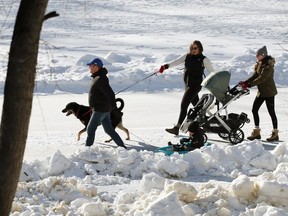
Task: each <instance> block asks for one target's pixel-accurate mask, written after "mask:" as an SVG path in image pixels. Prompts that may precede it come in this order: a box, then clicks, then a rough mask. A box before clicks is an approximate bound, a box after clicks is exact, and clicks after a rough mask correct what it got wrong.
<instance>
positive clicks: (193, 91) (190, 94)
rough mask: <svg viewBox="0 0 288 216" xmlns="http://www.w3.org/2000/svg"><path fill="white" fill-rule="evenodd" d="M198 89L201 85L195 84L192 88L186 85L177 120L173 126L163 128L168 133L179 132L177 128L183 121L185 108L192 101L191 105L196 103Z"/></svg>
mask: <svg viewBox="0 0 288 216" xmlns="http://www.w3.org/2000/svg"><path fill="white" fill-rule="evenodd" d="M200 90H201V86H196V87H193V88H191V87H187V88H186V89H185V92H184V94H183V97H182V101H181V106H180V114H179V118H178V122H177V124H176V125H175V126H174V127H173V128H166V129H165V130H166V131H167V132H168V133H171V134H174V135H178V134H179V128H180V126H181V124H182V123H183V121H184V119H185V118H186V115H187V109H188V107H189V105H190V103H193V105H196V103H197V102H198V100H199V97H198V92H199V91H200ZM195 98H196V99H195ZM194 103H195V104H194Z"/></svg>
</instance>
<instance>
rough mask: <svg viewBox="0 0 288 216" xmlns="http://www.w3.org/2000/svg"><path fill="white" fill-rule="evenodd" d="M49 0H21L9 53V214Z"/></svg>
mask: <svg viewBox="0 0 288 216" xmlns="http://www.w3.org/2000/svg"><path fill="white" fill-rule="evenodd" d="M47 4H48V0H37V1H35V0H22V1H21V3H20V6H19V11H18V14H17V18H16V23H15V27H14V33H13V37H12V43H11V47H10V53H9V61H8V71H7V77H6V83H5V89H4V102H3V111H2V119H1V127H0V215H1V216H8V215H9V214H10V211H11V206H12V202H13V198H14V196H15V192H16V189H17V183H18V180H19V175H20V171H21V166H22V161H23V155H24V150H25V146H26V139H27V133H28V126H29V121H30V115H31V108H32V99H33V91H34V82H35V74H36V64H37V56H38V47H39V38H40V32H41V28H42V23H43V20H44V15H45V10H46V7H47Z"/></svg>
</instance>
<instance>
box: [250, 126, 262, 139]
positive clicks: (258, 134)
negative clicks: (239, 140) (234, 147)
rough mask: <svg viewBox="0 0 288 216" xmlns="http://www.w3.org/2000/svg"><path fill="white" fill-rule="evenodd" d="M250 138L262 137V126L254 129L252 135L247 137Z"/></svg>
mask: <svg viewBox="0 0 288 216" xmlns="http://www.w3.org/2000/svg"><path fill="white" fill-rule="evenodd" d="M247 139H248V140H254V139H261V135H260V128H255V129H253V131H252V133H251V135H250V136H249V137H247Z"/></svg>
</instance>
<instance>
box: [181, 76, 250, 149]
mask: <svg viewBox="0 0 288 216" xmlns="http://www.w3.org/2000/svg"><path fill="white" fill-rule="evenodd" d="M230 77H231V74H230V72H229V71H218V72H213V73H211V74H209V76H207V77H206V78H205V79H204V80H203V82H202V84H201V85H202V86H203V87H205V88H206V89H208V90H209V91H210V92H211V93H212V94H204V95H202V97H201V99H200V100H199V101H198V103H197V104H196V106H195V107H194V108H191V109H190V110H189V112H188V114H187V119H186V120H185V122H184V123H183V124H182V126H181V130H182V131H183V132H185V133H186V132H189V133H190V134H192V135H190V137H191V136H193V131H190V128H191V125H192V124H193V125H195V123H194V122H198V123H199V124H198V125H199V127H200V128H201V129H202V131H204V133H203V138H201V141H202V142H204V143H205V142H206V141H207V135H206V134H205V133H206V132H207V133H217V134H218V135H219V136H220V137H221V138H222V139H225V140H229V141H230V142H231V143H232V144H237V143H240V142H242V141H243V140H244V132H243V131H242V130H241V128H242V127H243V126H244V124H245V123H249V122H250V120H249V118H248V116H247V114H246V113H244V112H242V113H241V114H236V113H229V114H228V112H227V107H228V106H229V104H231V103H232V102H233V101H235V100H237V99H239V98H240V97H242V96H244V95H247V94H249V89H243V88H242V87H241V86H240V85H236V86H234V87H233V88H231V89H230V88H229V81H230ZM215 98H216V100H214V99H215ZM214 101H215V102H214ZM213 102H214V103H213ZM214 105H216V106H217V111H216V112H215V113H212V112H211V110H212V108H213V107H214ZM222 111H225V114H224V115H221V114H220V113H221V112H222ZM204 143H203V144H204Z"/></svg>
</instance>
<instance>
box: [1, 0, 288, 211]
mask: <svg viewBox="0 0 288 216" xmlns="http://www.w3.org/2000/svg"><path fill="white" fill-rule="evenodd" d="M18 6H19V2H17V1H14V2H12V4H11V2H9V1H8V0H3V1H1V2H0V11H1V13H0V21H1V22H0V26H1V28H0V32H1V35H0V38H1V40H0V46H1V49H0V58H1V61H0V93H1V96H0V102H1V104H2V103H3V89H4V84H5V77H6V70H7V62H8V53H9V46H10V42H11V35H12V30H13V25H14V21H15V15H16V13H17V10H18ZM287 6H288V2H287V1H286V0H278V1H275V2H271V1H268V0H261V1H260V0H254V1H240V0H235V1H220V0H209V1H208V0H201V1H200V0H197V1H193V2H192V1H188V0H183V1H175V0H164V1H160V2H159V1H155V0H147V1H135V0H134V1H128V0H127V1H122V0H121V1H120V0H112V1H103V2H98V1H88V0H86V1H84V2H83V1H78V0H73V1H67V2H64V1H55V0H50V1H49V6H48V10H47V11H52V10H56V11H57V12H58V13H60V16H59V17H57V18H53V19H49V20H48V21H46V22H45V23H44V26H43V30H42V36H41V41H40V50H39V58H38V65H37V77H36V87H35V96H34V100H33V108H32V116H31V120H30V126H29V133H28V139H27V144H26V149H25V155H24V162H23V166H22V170H21V175H20V179H19V184H18V188H17V192H16V195H15V199H14V202H13V205H12V209H11V214H10V215H12V216H26V215H35V216H38V215H51V216H52V215H67V216H73V215H83V216H93V215H97V216H100V215H105V216H106V215H119V216H120V215H133V216H154V215H155V216H156V215H165V216H172V215H183V216H184V215H185V216H186V215H187V216H188V215H189V216H190V215H204V216H208V215H223V216H226V215H239V216H248V215H256V216H258V215H259V216H260V215H261V216H262V215H275V216H282V215H288V203H287V200H288V174H287V173H288V156H287V155H288V144H287V141H288V129H287V128H288V112H287V92H288V87H287V86H288V78H287V77H288V76H287V73H288V53H287V51H285V50H283V49H282V47H284V48H286V49H287V32H288V29H287V27H286V23H287V19H288V18H287V9H286V8H287ZM194 39H198V40H200V41H201V42H202V43H203V46H204V54H205V55H206V56H207V57H209V59H210V60H211V61H212V63H213V66H214V67H215V69H216V70H229V71H231V82H230V84H231V86H233V85H234V84H236V83H237V82H238V81H240V80H243V79H245V78H247V77H248V76H249V75H250V74H251V73H252V72H253V64H254V63H255V52H256V50H257V49H258V48H260V47H261V46H263V45H266V46H267V48H268V52H269V54H270V55H272V56H273V57H275V59H276V65H275V80H276V83H277V86H278V91H279V94H278V95H277V96H276V112H277V116H278V121H279V130H280V139H281V142H279V143H266V142H262V141H252V142H250V141H246V140H245V141H243V142H242V143H240V144H238V145H230V144H229V143H227V142H226V141H225V140H222V139H221V138H220V137H218V136H217V135H216V134H207V135H208V138H209V142H210V143H212V145H210V146H206V147H202V148H201V149H198V150H194V151H192V152H189V153H187V154H185V155H181V154H177V153H175V154H173V155H171V156H166V155H164V154H163V153H159V152H156V149H157V148H158V147H163V146H166V145H167V143H168V141H171V142H172V143H177V142H179V139H180V138H182V137H185V136H187V134H184V133H181V134H180V135H179V136H177V137H174V136H172V135H170V134H167V133H166V132H165V131H164V129H165V128H167V127H171V126H173V123H175V121H176V119H177V117H178V112H179V105H180V100H181V97H182V94H183V81H182V76H183V73H182V68H183V65H182V66H179V67H176V68H172V69H169V70H166V71H165V72H164V73H163V74H158V75H157V76H152V77H150V78H148V79H145V78H146V77H147V76H149V75H151V74H153V73H154V72H156V71H157V69H158V68H159V66H160V65H161V64H163V63H166V62H169V61H171V60H173V59H175V58H177V57H178V56H180V55H181V54H183V53H184V52H186V51H187V50H188V48H189V45H190V43H191V42H192V41H193V40H194ZM94 57H99V58H101V59H102V60H103V62H104V65H105V67H107V69H108V70H109V79H110V84H111V86H112V87H113V89H114V91H115V92H116V93H117V97H121V98H122V99H124V101H125V107H124V116H123V124H124V126H125V127H127V128H128V129H129V131H130V136H131V140H128V141H127V140H124V138H125V134H124V133H123V132H122V131H119V130H117V131H118V132H119V134H120V136H121V137H122V138H123V140H124V142H125V144H126V145H127V147H128V150H125V149H122V148H117V147H116V145H115V143H113V142H111V143H104V140H106V139H107V135H106V134H105V133H104V131H103V129H102V128H101V127H99V128H98V130H97V134H96V140H95V143H94V145H93V146H92V147H90V148H86V147H85V146H84V144H85V138H86V135H85V134H83V135H82V136H81V139H80V141H78V142H77V141H76V135H77V133H78V131H79V130H81V129H82V128H83V125H82V124H81V123H80V121H79V120H77V119H76V118H75V117H74V116H69V117H67V116H65V115H64V114H63V113H62V112H61V110H62V109H63V108H64V107H65V105H66V104H67V103H69V102H72V101H75V102H77V103H79V104H83V105H87V98H88V96H87V92H88V90H89V81H90V74H89V72H88V69H87V66H86V65H85V63H86V62H88V61H90V60H91V59H92V58H94ZM142 79H145V80H144V81H141V80H142ZM139 81H141V82H139ZM137 82H139V83H137ZM135 83H137V84H136V85H134V84H135ZM131 85H133V86H131ZM129 86H131V87H130V88H128V89H127V90H125V91H123V92H121V93H118V92H120V91H122V90H123V89H125V88H126V87H129ZM204 93H209V92H208V90H206V89H203V90H202V92H201V94H204ZM255 95H256V89H255V88H252V89H251V92H250V94H249V95H247V96H244V97H242V98H240V99H238V100H236V101H235V102H233V103H232V104H231V105H229V107H228V111H229V112H233V113H238V114H240V113H241V112H245V113H247V114H248V117H249V118H250V119H251V122H250V123H249V124H246V125H245V126H244V127H243V132H244V133H245V137H246V136H247V135H248V134H250V132H251V130H252V129H253V120H252V114H251V108H252V103H253V100H254V97H255ZM0 109H2V108H0ZM0 111H1V110H0ZM260 120H261V123H260V125H261V134H262V136H263V139H265V138H266V137H268V136H269V135H270V133H271V129H272V128H271V127H272V125H271V120H270V117H269V115H268V113H267V109H266V107H265V105H263V107H261V109H260Z"/></svg>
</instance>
